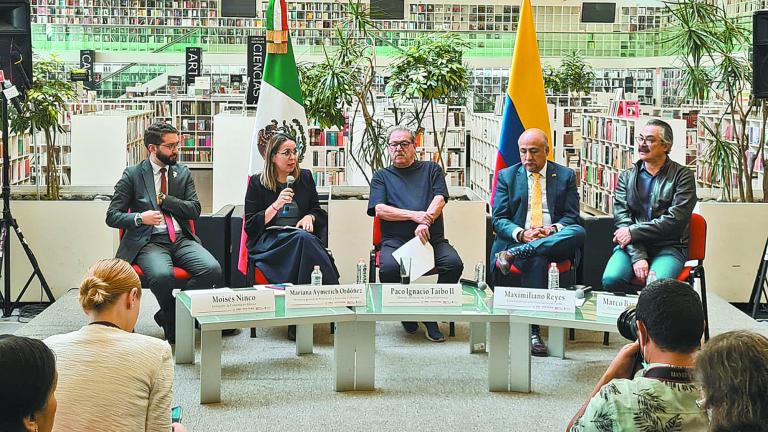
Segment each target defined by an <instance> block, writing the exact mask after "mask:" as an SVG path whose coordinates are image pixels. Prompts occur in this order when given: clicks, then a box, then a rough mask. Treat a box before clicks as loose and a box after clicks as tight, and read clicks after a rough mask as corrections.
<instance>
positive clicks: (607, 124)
mask: <svg viewBox="0 0 768 432" xmlns="http://www.w3.org/2000/svg"><path fill="white" fill-rule="evenodd" d="M581 133H582V135H583V136H584V137H585V138H591V139H600V140H605V141H610V142H613V143H618V144H621V145H625V146H629V147H633V148H634V143H635V125H634V123H633V121H631V120H621V119H613V118H610V117H593V116H586V117H584V118H583V119H582V122H581Z"/></svg>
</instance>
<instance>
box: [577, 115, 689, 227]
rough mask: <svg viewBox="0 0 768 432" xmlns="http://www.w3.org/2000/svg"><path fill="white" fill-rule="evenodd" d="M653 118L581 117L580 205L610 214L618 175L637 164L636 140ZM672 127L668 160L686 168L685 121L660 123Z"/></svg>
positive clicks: (676, 120)
mask: <svg viewBox="0 0 768 432" xmlns="http://www.w3.org/2000/svg"><path fill="white" fill-rule="evenodd" d="M652 118H653V117H639V118H626V117H614V116H609V115H606V114H591V113H585V114H583V115H582V119H581V120H582V121H581V131H582V136H583V142H582V146H581V172H580V173H579V174H580V179H581V201H582V204H583V205H584V206H585V207H587V208H589V209H590V210H592V211H594V212H596V213H603V214H612V213H613V194H614V191H615V190H616V185H617V184H618V181H619V174H620V173H621V172H622V171H624V170H627V169H629V168H631V167H632V164H633V163H634V162H635V161H637V159H638V153H637V145H636V144H635V136H637V134H638V133H639V132H640V131H641V130H642V129H643V127H644V126H645V124H646V123H648V121H649V120H651V119H652ZM662 120H664V121H665V122H667V123H669V125H670V126H671V127H672V132H673V135H674V142H673V144H672V151H671V152H670V154H669V156H670V157H671V158H672V160H673V161H675V162H678V163H681V164H685V157H686V148H685V136H686V121H685V120H678V119H667V118H664V119H662Z"/></svg>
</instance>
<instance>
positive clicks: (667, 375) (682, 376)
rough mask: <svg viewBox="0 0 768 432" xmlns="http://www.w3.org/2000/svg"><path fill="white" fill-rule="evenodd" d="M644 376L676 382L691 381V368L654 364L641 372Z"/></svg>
mask: <svg viewBox="0 0 768 432" xmlns="http://www.w3.org/2000/svg"><path fill="white" fill-rule="evenodd" d="M643 376H644V377H645V378H651V379H657V380H659V381H671V382H677V383H690V382H693V370H692V369H691V368H687V367H679V366H654V367H652V368H650V369H648V370H646V371H645V373H643Z"/></svg>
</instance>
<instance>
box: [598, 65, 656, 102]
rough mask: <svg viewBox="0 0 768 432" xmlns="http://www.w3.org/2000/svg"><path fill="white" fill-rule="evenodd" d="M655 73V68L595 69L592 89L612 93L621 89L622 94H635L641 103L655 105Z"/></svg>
mask: <svg viewBox="0 0 768 432" xmlns="http://www.w3.org/2000/svg"><path fill="white" fill-rule="evenodd" d="M655 74H656V70H655V69H596V70H595V81H594V83H593V86H592V89H593V90H592V91H595V92H605V93H613V92H615V91H616V90H617V89H623V90H624V94H627V93H632V94H634V95H636V96H637V101H638V102H640V104H641V105H655V104H656V91H655V87H656V84H655ZM627 99H633V100H634V97H629V96H627Z"/></svg>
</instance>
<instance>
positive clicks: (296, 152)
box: [275, 148, 299, 159]
mask: <svg viewBox="0 0 768 432" xmlns="http://www.w3.org/2000/svg"><path fill="white" fill-rule="evenodd" d="M275 154H276V155H280V156H282V157H284V158H286V159H287V158H290V157H291V156H294V157H299V149H298V148H295V149H293V150H291V149H285V150H283V151H279V152H275Z"/></svg>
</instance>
